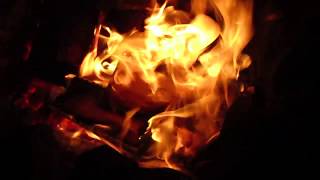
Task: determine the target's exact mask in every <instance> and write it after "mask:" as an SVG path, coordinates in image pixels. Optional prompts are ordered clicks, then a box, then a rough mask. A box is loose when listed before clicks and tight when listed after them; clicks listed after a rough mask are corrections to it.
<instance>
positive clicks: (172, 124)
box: [80, 0, 252, 169]
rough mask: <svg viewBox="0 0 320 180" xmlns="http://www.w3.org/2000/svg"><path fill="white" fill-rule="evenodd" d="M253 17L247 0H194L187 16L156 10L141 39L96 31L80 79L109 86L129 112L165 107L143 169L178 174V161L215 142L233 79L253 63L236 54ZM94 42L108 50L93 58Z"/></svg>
mask: <svg viewBox="0 0 320 180" xmlns="http://www.w3.org/2000/svg"><path fill="white" fill-rule="evenodd" d="M208 12H209V13H211V14H212V12H213V15H211V16H209V15H207V14H208ZM251 15H252V2H251V0H193V1H191V12H190V13H188V12H184V11H182V10H176V9H175V8H174V7H172V6H167V3H164V4H163V5H162V6H161V7H160V6H159V5H156V7H155V8H154V9H153V10H152V14H151V16H150V17H149V18H147V19H146V20H145V24H146V25H145V31H144V32H139V31H136V30H135V31H132V32H131V33H129V34H119V33H118V32H116V31H114V30H111V28H109V27H106V26H99V27H98V28H96V30H95V37H96V39H95V45H94V48H93V50H92V51H90V52H89V53H88V54H87V56H86V57H85V58H84V61H83V63H82V65H81V69H80V75H81V76H82V77H83V78H85V79H89V80H91V81H94V82H96V83H98V84H101V85H103V86H107V85H110V86H112V89H113V90H114V91H115V93H118V94H119V95H120V97H122V98H123V99H125V100H126V101H127V102H128V103H129V104H130V106H131V107H132V109H134V108H138V109H142V110H143V109H145V108H152V107H153V106H156V107H157V105H161V106H163V105H164V106H165V107H166V108H165V109H164V110H163V112H161V113H158V114H155V115H154V116H153V117H151V118H150V119H149V120H148V124H149V126H148V129H147V131H148V132H151V134H152V136H151V137H152V139H153V140H154V141H155V143H153V144H152V145H151V146H150V147H149V149H148V151H147V154H148V156H149V157H150V160H148V161H141V165H142V166H148V167H150V166H166V167H171V168H175V169H180V168H181V164H180V163H179V162H178V160H177V159H181V157H192V156H194V155H195V154H196V152H197V151H198V150H199V149H200V148H202V147H203V146H205V145H206V144H207V143H209V142H210V141H211V140H212V139H214V138H215V137H216V136H217V135H219V132H220V129H221V126H222V123H223V114H224V112H225V110H226V108H227V107H228V106H230V104H231V103H232V100H233V98H234V96H235V93H234V92H237V91H239V89H238V87H237V86H234V84H235V81H234V80H236V79H237V78H238V75H239V71H240V70H242V69H244V68H247V67H248V66H249V65H250V62H251V60H250V57H249V56H248V55H245V54H242V53H241V52H242V50H243V48H244V47H245V46H246V44H247V43H248V42H249V40H250V38H251V36H252V24H251V23H252V22H251ZM102 30H104V31H106V32H107V35H103V33H102ZM98 40H99V42H102V43H104V45H105V46H106V48H105V49H104V50H103V51H102V52H101V53H99V54H98V51H97V49H98ZM155 159H157V161H156V160H155ZM159 162H160V163H159Z"/></svg>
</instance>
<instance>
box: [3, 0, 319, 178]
mask: <svg viewBox="0 0 320 180" xmlns="http://www.w3.org/2000/svg"><path fill="white" fill-rule="evenodd" d="M146 4H148V3H147V2H146V1H144V0H139V1H133V0H130V1H129V0H119V1H111V0H105V1H102V0H1V1H0V79H1V81H0V82H1V85H0V86H1V91H0V109H1V116H0V117H1V125H0V127H1V130H0V135H1V155H0V156H1V163H2V165H1V168H0V169H1V171H0V172H1V173H0V178H1V179H5V178H4V177H5V176H6V175H8V176H9V179H13V178H14V177H20V176H22V177H23V178H24V179H76V178H77V179H79V178H80V179H82V178H90V179H114V178H113V177H116V178H117V179H119V178H125V177H127V176H129V177H128V178H129V179H150V178H154V179H179V178H180V179H188V178H190V177H185V176H183V175H181V174H179V173H176V172H173V171H170V170H159V169H156V170H145V169H140V168H138V167H137V166H136V165H135V164H134V163H133V162H130V161H129V160H127V159H126V158H124V157H122V156H120V155H118V154H116V153H114V152H113V151H112V150H110V149H108V148H107V147H102V148H98V149H95V150H92V151H89V152H86V153H84V154H82V155H80V156H77V157H73V156H72V155H70V154H68V153H67V152H65V150H64V149H62V148H61V147H60V146H58V143H57V142H56V140H55V138H54V137H53V135H52V132H51V129H50V127H48V126H45V125H35V126H29V125H26V124H28V123H25V120H24V118H23V116H21V115H20V114H19V113H18V112H17V111H16V110H15V109H14V108H12V103H13V102H12V99H13V97H14V96H15V94H16V93H17V92H19V91H21V89H24V88H25V86H27V85H28V83H29V82H30V80H31V79H32V78H34V77H37V78H40V79H43V80H45V81H48V82H51V83H55V84H61V85H62V84H63V82H64V75H65V74H67V73H77V71H78V68H79V67H78V66H79V64H80V63H81V61H82V58H83V56H84V55H85V53H86V52H87V51H88V49H89V48H90V43H91V39H92V32H93V29H94V26H95V25H96V24H97V23H98V19H99V18H98V17H99V16H100V17H101V12H103V14H104V15H105V17H106V21H107V23H108V24H111V25H112V26H115V27H117V28H118V29H119V31H122V32H124V31H126V30H128V29H130V27H133V26H138V27H141V26H142V25H143V19H144V17H146V16H147V13H146V12H145V11H144V10H143V7H144V6H145V5H146ZM180 6H181V7H183V5H182V4H180ZM318 7H319V6H318V5H317V3H316V2H312V1H308V0H305V1H297V0H291V1H289V0H288V1H284V0H259V1H255V4H254V26H255V35H254V37H253V39H252V41H251V42H250V43H249V45H248V46H247V48H246V50H245V51H246V52H247V53H249V54H250V55H251V57H252V59H253V64H252V65H251V67H250V68H249V69H248V70H246V71H245V72H243V73H242V76H241V77H242V79H243V80H245V81H247V82H248V83H249V84H252V85H254V86H255V88H256V91H255V93H254V94H251V95H244V96H242V97H240V98H239V99H238V100H237V101H236V102H235V103H234V105H233V106H232V107H231V108H230V110H229V112H228V113H227V116H226V120H225V124H224V127H223V129H222V133H221V136H220V138H219V139H218V140H217V141H215V142H214V143H213V144H211V145H209V147H208V148H206V149H205V150H203V152H201V153H200V154H199V156H198V157H197V158H196V159H195V160H194V162H193V163H192V166H191V167H190V168H191V170H192V172H193V174H194V176H193V177H192V178H195V179H235V178H255V179H270V178H272V179H276V178H285V179H288V178H292V177H297V178H299V177H300V178H303V179H309V178H310V177H311V175H313V172H314V170H315V167H316V164H315V165H313V161H314V160H313V155H314V154H313V153H312V149H314V146H315V144H316V142H317V141H316V130H315V128H316V126H315V123H316V121H317V120H318V119H319V118H318V117H317V107H318V106H317V103H318V102H317V100H316V97H317V95H318V94H317V92H316V91H315V87H316V85H317V83H316V82H317V81H316V80H317V77H318V76H319V75H318V74H317V63H318V62H317V61H318V59H319V56H318V54H319V53H318V51H319V50H318V48H317V45H318V43H319V42H318V40H319V32H320V31H319V28H318V27H317V25H318V23H319V16H318V15H319V12H318ZM99 14H100V15H99ZM28 48H29V49H31V51H30V53H27V52H28ZM2 172H3V173H2ZM1 176H2V177H1Z"/></svg>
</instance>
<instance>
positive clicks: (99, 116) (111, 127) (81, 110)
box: [53, 78, 153, 157]
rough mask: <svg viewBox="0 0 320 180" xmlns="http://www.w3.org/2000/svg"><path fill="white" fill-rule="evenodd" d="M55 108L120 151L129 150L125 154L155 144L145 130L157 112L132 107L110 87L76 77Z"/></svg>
mask: <svg viewBox="0 0 320 180" xmlns="http://www.w3.org/2000/svg"><path fill="white" fill-rule="evenodd" d="M53 107H54V109H55V110H56V111H60V112H61V113H65V115H66V116H67V117H70V118H71V119H72V120H73V121H75V122H76V123H79V124H80V125H81V126H83V127H85V128H86V129H87V130H89V131H91V132H93V133H94V134H96V135H97V137H96V138H98V139H104V142H105V141H108V142H107V143H108V145H111V147H114V149H116V150H117V151H123V150H124V151H127V152H124V153H125V154H127V153H128V155H129V157H133V156H136V155H137V156H138V155H139V156H140V155H142V154H143V152H144V151H145V150H146V148H147V147H148V146H149V144H150V143H152V139H151V135H150V133H145V131H146V128H147V119H149V118H150V117H151V116H152V115H153V113H152V112H150V111H148V112H147V111H140V112H136V110H130V109H128V107H126V106H125V104H123V102H122V101H120V100H119V98H117V97H116V96H115V94H114V93H113V90H112V88H111V87H110V86H108V87H102V86H100V85H97V84H94V83H91V82H89V81H87V80H84V79H81V78H72V79H71V80H70V81H69V82H68V86H67V88H66V91H65V93H64V94H63V95H61V96H60V97H58V98H57V99H56V101H55V102H54V106H53ZM128 112H129V113H128ZM130 112H131V113H130ZM70 115H71V116H70ZM110 143H111V144H110ZM112 144H115V146H114V145H112ZM119 147H122V148H123V149H119Z"/></svg>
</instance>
